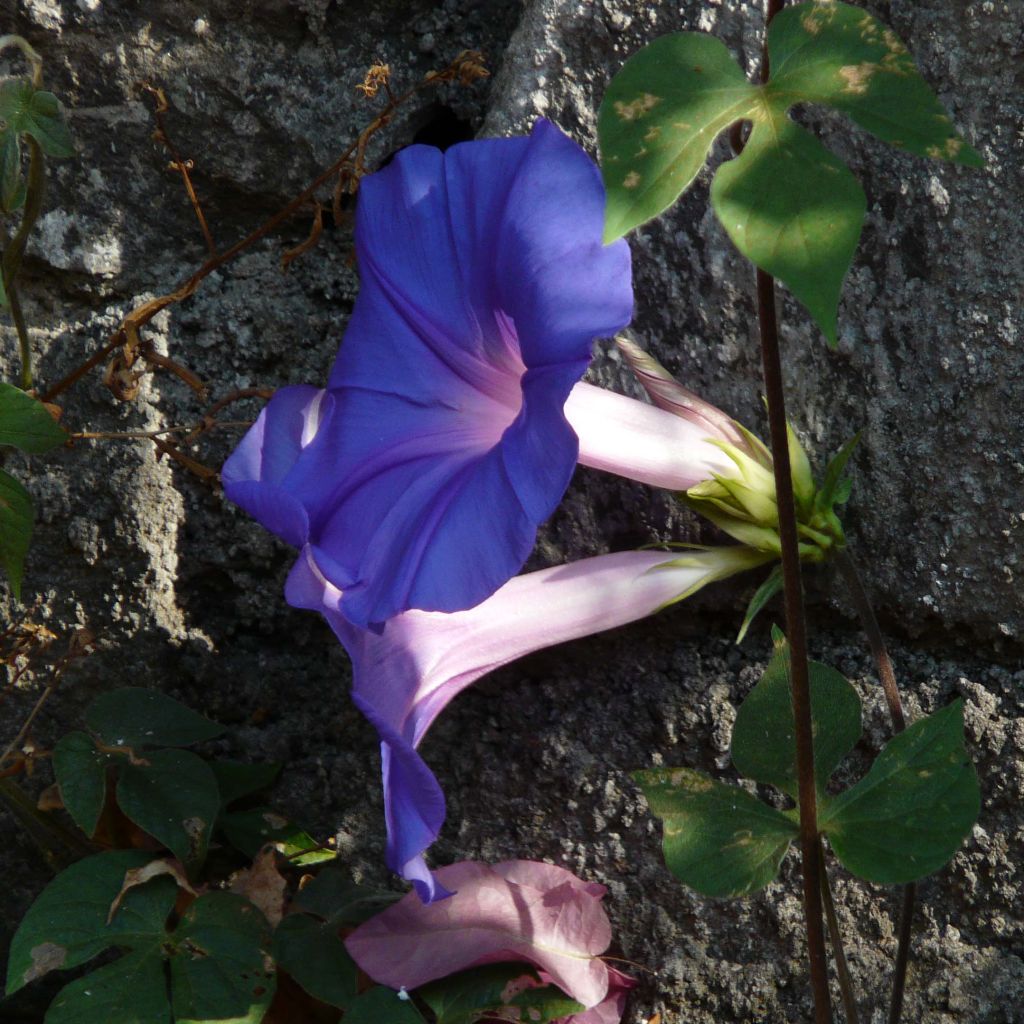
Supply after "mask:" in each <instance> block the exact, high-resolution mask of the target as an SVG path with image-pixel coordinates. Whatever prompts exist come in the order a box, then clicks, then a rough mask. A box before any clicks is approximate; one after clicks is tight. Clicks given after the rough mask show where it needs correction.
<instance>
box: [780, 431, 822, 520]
mask: <svg viewBox="0 0 1024 1024" xmlns="http://www.w3.org/2000/svg"><path fill="white" fill-rule="evenodd" d="M786 447H787V449H788V451H789V471H790V476H791V477H792V480H793V497H794V498H795V499H796V507H797V513H798V514H799V516H800V518H802V519H806V518H807V517H809V516H810V514H811V509H812V507H813V505H814V494H815V491H816V490H817V486H816V485H815V483H814V473H813V472H812V471H811V460H810V459H808V458H807V452H805V451H804V446H803V445H802V444H801V443H800V438H798V437H797V436H796V431H795V430H794V429H793V426H792V424H791V423H789V422H788V421H787V423H786Z"/></svg>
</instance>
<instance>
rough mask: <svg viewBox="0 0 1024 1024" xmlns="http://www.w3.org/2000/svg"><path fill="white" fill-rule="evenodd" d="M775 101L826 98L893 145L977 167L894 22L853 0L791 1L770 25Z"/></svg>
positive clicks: (770, 89) (772, 96)
mask: <svg viewBox="0 0 1024 1024" xmlns="http://www.w3.org/2000/svg"><path fill="white" fill-rule="evenodd" d="M768 54H769V58H770V60H771V69H772V75H771V81H770V83H769V84H768V86H767V88H766V90H765V91H766V93H767V94H768V96H769V97H770V99H771V101H773V102H776V103H778V104H780V105H782V104H784V105H786V106H790V105H792V104H794V103H827V104H828V105H829V106H831V107H835V108H836V109H837V110H841V111H843V112H844V113H845V114H847V115H848V116H849V117H851V118H852V119H853V120H854V121H856V122H857V123H858V124H859V125H861V127H863V128H866V129H867V130H868V131H869V132H872V133H873V134H875V135H877V136H878V137H879V138H880V139H882V140H883V141H885V142H888V143H889V144H890V145H893V146H898V147H900V148H901V149H906V150H909V151H910V152H911V153H917V154H918V155H920V156H930V157H935V158H940V159H945V160H952V161H954V162H956V163H961V164H969V165H971V166H973V167H980V166H982V165H983V163H984V161H983V160H982V159H981V157H980V156H979V155H978V153H977V152H976V151H975V150H973V149H972V148H971V147H970V146H968V145H967V144H966V143H965V142H964V140H963V139H962V138H961V137H960V136H959V135H958V134H957V132H956V130H955V129H954V128H953V124H952V122H951V121H950V119H949V117H948V115H947V114H946V111H945V110H944V109H943V107H942V104H941V103H939V101H938V99H937V98H936V96H935V94H934V93H933V92H932V90H931V89H930V88H929V86H928V83H927V82H925V80H924V79H923V78H922V77H921V74H920V72H919V71H918V70H917V67H916V65H915V64H914V58H913V57H911V56H910V54H909V53H908V52H907V48H906V47H905V46H904V45H903V43H902V42H901V41H900V39H899V37H898V36H897V35H896V33H895V32H893V31H892V29H890V28H887V27H886V26H885V25H884V24H883V23H882V22H880V21H879V20H878V19H877V18H874V17H872V16H871V15H870V14H868V13H867V12H866V11H864V10H863V9H861V8H859V7H854V6H852V5H850V4H842V3H813V2H812V3H802V4H796V5H795V6H792V7H787V8H786V9H785V10H783V11H782V12H781V13H780V14H779V15H778V17H776V18H774V19H773V20H772V24H771V28H769V30H768Z"/></svg>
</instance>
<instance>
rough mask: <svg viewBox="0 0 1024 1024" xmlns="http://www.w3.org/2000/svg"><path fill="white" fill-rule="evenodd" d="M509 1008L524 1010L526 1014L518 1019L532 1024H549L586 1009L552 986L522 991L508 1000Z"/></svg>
mask: <svg viewBox="0 0 1024 1024" xmlns="http://www.w3.org/2000/svg"><path fill="white" fill-rule="evenodd" d="M509 1006H518V1007H520V1009H523V1010H525V1011H526V1013H524V1014H523V1016H522V1017H521V1018H520V1019H521V1020H528V1021H531V1022H533V1024H549V1022H550V1021H553V1020H559V1019H561V1018H562V1017H568V1016H569V1015H570V1014H574V1013H582V1012H583V1011H584V1010H585V1009H586V1007H585V1006H584V1005H583V1004H582V1003H578V1002H576V1000H575V999H570V998H569V997H568V996H567V995H566V994H565V993H564V992H563V991H562V990H561V989H560V988H556V987H555V986H554V985H541V986H540V987H539V988H528V989H524V990H523V991H522V992H520V993H519V994H518V995H517V996H513V998H512V999H510V1000H509Z"/></svg>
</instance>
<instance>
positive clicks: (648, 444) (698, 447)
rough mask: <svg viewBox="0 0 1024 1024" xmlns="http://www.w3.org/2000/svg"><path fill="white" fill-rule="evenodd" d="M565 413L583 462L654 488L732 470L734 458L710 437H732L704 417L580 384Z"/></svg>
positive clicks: (684, 485) (681, 487) (680, 486)
mask: <svg viewBox="0 0 1024 1024" xmlns="http://www.w3.org/2000/svg"><path fill="white" fill-rule="evenodd" d="M565 418H566V419H567V420H568V421H569V425H570V426H571V427H572V429H573V430H575V431H576V435H577V436H578V437H579V441H580V452H579V459H578V461H579V463H580V465H582V466H589V467H590V468H591V469H603V470H604V471H605V472H608V473H616V474H618V475H619V476H624V477H628V478H629V479H630V480H638V481H639V482H640V483H643V484H650V485H651V486H652V487H664V488H667V489H668V490H671V491H685V490H688V489H689V488H691V487H693V486H694V485H695V484H698V483H700V482H701V481H702V480H708V479H710V478H711V477H712V476H713V475H714V474H716V473H728V472H730V470H731V469H732V468H734V467H733V463H732V461H731V460H730V459H729V457H728V456H727V455H726V454H725V452H723V451H722V450H721V449H720V448H718V447H717V446H716V445H713V444H709V443H708V442H709V440H719V441H725V440H731V439H732V438H731V437H727V436H726V435H725V432H724V431H722V430H719V429H718V428H717V427H716V426H715V425H714V424H712V423H711V422H709V421H705V420H697V421H694V420H692V419H687V418H684V417H682V416H680V415H677V414H675V413H673V412H669V411H667V410H665V409H659V408H656V407H655V406H653V405H648V404H647V403H646V402H639V401H637V400H636V399H635V398H627V397H626V396H625V395H617V394H616V393H615V392H614V391H606V390H605V389H604V388H597V387H594V386H593V385H592V384H577V385H576V386H575V387H574V388H573V389H572V392H571V393H570V395H569V400H568V401H567V402H566V403H565Z"/></svg>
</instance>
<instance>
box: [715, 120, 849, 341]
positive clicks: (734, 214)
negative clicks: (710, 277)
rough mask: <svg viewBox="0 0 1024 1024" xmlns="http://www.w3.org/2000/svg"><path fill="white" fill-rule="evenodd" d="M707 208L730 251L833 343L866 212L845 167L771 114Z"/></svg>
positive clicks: (720, 178) (721, 172)
mask: <svg viewBox="0 0 1024 1024" xmlns="http://www.w3.org/2000/svg"><path fill="white" fill-rule="evenodd" d="M711 205H712V206H713V207H714V210H715V213H716V214H717V215H718V219H719V220H720V221H721V222H722V226H723V227H724V228H725V230H726V232H727V233H728V235H729V237H730V238H731V239H732V241H733V244H734V245H735V246H736V248H737V249H739V251H740V252H741V253H743V255H744V256H746V257H747V259H749V260H751V262H753V263H755V264H757V266H759V267H760V268H761V269H762V270H765V271H767V272H768V273H769V274H772V275H773V276H774V277H777V278H778V279H779V280H780V281H782V282H783V283H784V284H785V285H786V287H787V288H789V290H790V291H791V292H792V293H793V294H794V295H795V296H796V297H797V298H798V299H799V300H800V301H801V302H802V303H803V304H804V305H805V306H806V307H807V309H808V311H809V312H810V314H811V316H813V317H814V319H815V321H816V322H817V323H818V326H819V327H820V328H821V329H822V331H823V332H824V334H825V337H826V338H828V340H829V342H830V343H831V344H833V345H834V344H835V343H836V316H837V307H838V305H839V294H840V292H841V290H842V286H843V278H844V277H845V276H846V272H847V270H848V269H849V267H850V260H851V259H852V258H853V252H854V250H855V249H856V248H857V242H858V240H859V239H860V231H861V226H862V224H863V222H864V212H865V210H866V208H867V203H866V201H865V199H864V192H863V190H862V189H861V187H860V185H859V184H858V183H857V179H856V178H855V177H854V176H853V175H852V174H851V173H850V171H849V168H847V166H846V164H844V163H843V162H842V161H841V160H840V159H839V158H838V157H835V156H833V155H832V154H831V153H830V152H829V151H828V150H827V149H825V147H824V146H823V145H822V144H821V143H820V142H819V141H818V140H817V139H816V138H815V137H814V136H813V135H811V134H810V132H808V131H805V130H804V129H803V128H801V127H800V126H799V125H797V124H795V123H794V122H793V121H792V120H790V118H789V117H788V116H787V115H786V114H784V113H781V112H777V111H776V112H775V113H774V115H773V116H772V117H770V119H768V120H764V121H758V122H757V123H755V125H754V129H753V131H752V132H751V135H750V138H749V139H748V140H747V144H746V146H745V147H744V149H743V152H742V153H741V154H740V155H739V156H738V157H737V158H736V159H735V160H730V161H728V162H727V163H725V164H723V165H722V166H721V167H720V168H719V169H718V173H717V174H716V175H715V180H714V181H713V182H712V185H711Z"/></svg>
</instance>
